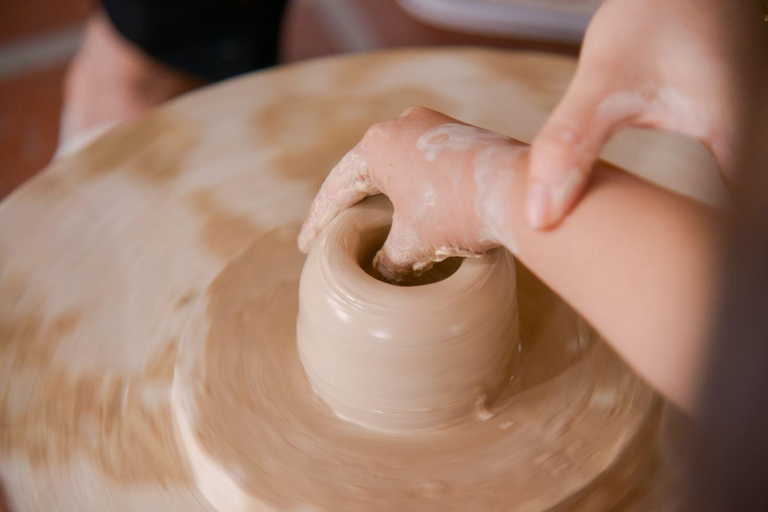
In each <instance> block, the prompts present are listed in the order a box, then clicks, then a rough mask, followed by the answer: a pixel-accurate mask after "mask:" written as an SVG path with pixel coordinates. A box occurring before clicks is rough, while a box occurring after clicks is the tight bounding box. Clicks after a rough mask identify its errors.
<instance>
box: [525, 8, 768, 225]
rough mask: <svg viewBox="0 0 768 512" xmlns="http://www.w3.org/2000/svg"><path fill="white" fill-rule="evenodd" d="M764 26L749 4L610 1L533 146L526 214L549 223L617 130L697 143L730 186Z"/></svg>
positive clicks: (573, 197)
mask: <svg viewBox="0 0 768 512" xmlns="http://www.w3.org/2000/svg"><path fill="white" fill-rule="evenodd" d="M765 29H766V26H765V23H764V22H763V14H762V13H761V12H760V7H759V3H758V2H753V1H750V0H611V1H606V2H605V3H604V4H603V5H602V6H601V7H600V9H599V10H598V11H597V13H596V14H595V17H594V19H593V20H592V22H591V24H590V26H589V29H588V30H587V34H586V38H585V40H584V45H583V48H582V52H581V57H580V62H579V67H578V70H577V72H576V75H575V77H574V79H573V81H572V82H571V84H570V86H569V88H568V90H567V92H566V94H565V96H564V97H563V99H562V100H561V102H560V104H559V105H558V106H557V108H556V109H555V111H554V112H553V113H552V115H551V117H550V118H549V119H548V120H547V122H546V123H545V125H544V127H543V128H542V130H541V132H540V133H539V134H538V136H537V137H536V139H535V140H534V142H533V144H532V148H531V168H530V172H531V174H530V178H529V179H530V181H529V185H528V193H527V207H526V213H527V216H528V221H529V223H530V224H531V226H532V227H538V228H543V227H548V226H551V225H554V224H556V223H557V222H558V221H559V220H560V219H561V218H562V217H563V215H564V214H565V213H566V212H567V211H568V210H569V209H570V208H571V207H572V206H573V204H574V203H575V202H576V201H577V200H578V198H579V197H580V196H581V194H582V192H583V190H584V189H585V185H586V178H587V175H588V173H589V172H590V169H591V167H592V165H593V164H594V163H595V160H596V159H597V157H598V155H599V154H600V151H601V150H602V148H603V146H604V145H605V144H606V143H607V141H608V140H609V139H610V137H611V136H612V135H613V134H614V133H615V132H616V131H617V130H618V129H619V128H621V127H624V126H638V127H648V128H655V129H661V130H671V131H675V132H679V133H682V134H685V135H689V136H692V137H694V138H696V139H698V140H700V141H701V142H702V143H704V145H705V146H706V147H707V148H708V149H709V150H710V151H711V152H712V154H713V155H714V156H715V158H716V159H717V160H718V163H719V164H720V168H721V170H722V171H723V173H724V174H725V176H726V179H733V178H734V176H732V171H733V166H734V162H733V157H734V150H735V148H734V146H735V145H736V144H738V141H739V138H740V134H739V127H741V126H743V125H744V122H743V121H744V117H745V115H746V114H745V108H746V106H747V104H748V102H749V101H750V99H751V100H753V101H754V98H755V97H756V94H755V92H751V91H756V90H757V89H756V88H757V87H759V83H760V77H759V73H760V72H761V68H763V69H764V65H763V64H764V62H765V58H764V57H763V56H764V55H765V51H766V48H768V44H767V43H766V30H765Z"/></svg>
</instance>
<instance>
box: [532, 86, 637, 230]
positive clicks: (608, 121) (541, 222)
mask: <svg viewBox="0 0 768 512" xmlns="http://www.w3.org/2000/svg"><path fill="white" fill-rule="evenodd" d="M607 97H609V94H607V92H606V91H605V89H604V88H603V87H601V86H599V85H597V84H596V83H595V82H594V81H585V80H584V79H580V78H579V75H578V74H577V76H576V77H575V78H574V80H573V82H572V83H571V86H570V87H569V88H568V91H567V92H566V94H565V96H564V97H563V99H562V100H561V101H560V103H559V104H558V106H557V108H555V110H554V112H553V113H552V114H551V115H550V117H549V119H547V122H546V123H545V124H544V127H543V128H542V129H541V131H540V132H539V133H538V135H537V136H536V138H535V139H534V141H533V143H532V144H531V155H530V173H529V177H528V180H529V181H528V193H527V199H526V202H527V205H526V214H527V216H528V222H529V224H530V225H531V227H533V228H538V229H541V228H547V227H551V226H553V225H555V224H557V223H558V222H559V221H560V220H561V219H562V218H563V216H564V215H565V214H566V213H567V212H568V210H569V209H570V208H571V207H572V206H573V205H574V204H575V203H576V201H577V199H578V198H579V197H580V196H581V194H582V193H583V191H584V189H585V187H586V184H587V178H588V177H589V173H590V170H591V169H592V166H593V165H594V163H595V161H596V160H597V158H598V157H599V155H600V152H601V151H602V148H603V146H604V145H605V144H606V143H607V142H608V140H609V139H610V137H611V136H612V135H613V134H614V133H615V132H616V130H618V129H619V128H620V127H621V126H623V125H625V124H627V123H628V122H629V121H630V120H631V119H632V118H633V117H635V116H636V115H637V113H638V112H637V111H636V109H635V108H634V107H635V105H631V104H628V105H618V104H617V105H612V103H620V102H606V101H605V99H606V98H607ZM629 103H631V102H629ZM606 107H607V108H606ZM614 107H615V108H614Z"/></svg>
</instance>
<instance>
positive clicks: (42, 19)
mask: <svg viewBox="0 0 768 512" xmlns="http://www.w3.org/2000/svg"><path fill="white" fill-rule="evenodd" d="M94 5H96V1H95V0H0V44H2V43H7V42H8V41H10V40H12V39H16V38H19V37H25V36H34V35H40V34H45V33H48V32H51V31H52V30H56V29H59V28H64V27H69V26H71V25H75V24H77V23H82V22H85V19H86V18H87V17H88V14H89V13H90V12H91V10H92V9H93V7H94Z"/></svg>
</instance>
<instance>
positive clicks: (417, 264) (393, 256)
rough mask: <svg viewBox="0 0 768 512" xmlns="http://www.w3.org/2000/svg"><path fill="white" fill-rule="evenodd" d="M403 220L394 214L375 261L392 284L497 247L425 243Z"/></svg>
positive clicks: (485, 244) (487, 244)
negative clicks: (451, 261) (437, 265)
mask: <svg viewBox="0 0 768 512" xmlns="http://www.w3.org/2000/svg"><path fill="white" fill-rule="evenodd" d="M401 219H402V218H401V217H399V216H398V212H397V211H395V214H394V215H393V216H392V228H391V229H390V231H389V235H388V236H387V239H386V241H385V242H384V245H383V246H382V247H381V249H380V250H379V252H378V253H376V257H375V258H374V259H373V265H374V267H375V268H376V269H377V270H378V271H379V272H380V273H381V275H382V276H384V278H386V279H387V280H388V281H390V282H395V283H398V282H402V281H405V279H406V278H407V277H408V276H412V275H417V276H418V275H421V274H422V273H424V272H426V271H428V270H429V269H431V268H432V266H433V265H434V264H435V263H437V262H440V261H443V260H445V259H448V258H452V257H454V256H460V257H462V258H468V257H477V256H480V255H482V254H483V253H485V252H486V251H487V250H489V249H492V248H493V247H494V245H492V244H490V243H478V244H476V246H473V247H469V248H464V247H455V246H452V245H446V244H435V243H434V241H432V240H422V239H421V238H420V237H419V235H418V233H417V232H416V230H415V229H414V228H413V227H412V226H411V225H410V224H408V223H406V222H403V221H402V220H401Z"/></svg>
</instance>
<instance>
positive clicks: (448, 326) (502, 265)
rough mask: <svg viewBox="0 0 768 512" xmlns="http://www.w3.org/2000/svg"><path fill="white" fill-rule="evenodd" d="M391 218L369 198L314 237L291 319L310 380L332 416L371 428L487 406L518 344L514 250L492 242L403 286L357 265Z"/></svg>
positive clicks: (425, 423)
mask: <svg viewBox="0 0 768 512" xmlns="http://www.w3.org/2000/svg"><path fill="white" fill-rule="evenodd" d="M391 220H392V207H391V205H390V204H389V201H387V199H386V198H385V197H384V196H378V197H374V198H370V199H368V200H367V201H365V202H364V203H363V204H361V205H359V206H358V207H357V208H355V209H353V210H350V211H347V212H343V213H342V214H341V215H339V216H338V217H337V218H336V219H334V221H333V222H332V223H331V224H330V225H329V226H328V228H327V229H325V230H324V231H323V232H322V234H321V235H320V237H319V238H318V240H317V241H316V243H315V244H313V248H312V251H311V252H310V254H309V256H308V258H307V261H306V263H305V265H304V270H303V272H302V276H301V285H300V287H299V314H298V321H297V326H296V337H297V342H298V350H299V356H300V358H301V361H302V363H303V366H304V371H305V372H306V374H307V378H308V379H309V382H310V384H311V386H312V389H314V390H315V392H316V393H317V394H318V395H319V396H320V397H321V398H322V399H323V400H324V401H325V402H326V403H327V404H328V405H329V406H330V407H331V408H332V409H333V411H334V412H335V413H336V414H337V415H338V416H339V417H341V418H344V419H347V420H350V421H353V422H355V423H359V424H361V425H365V426H368V427H370V428H374V429H376V430H384V431H403V430H419V429H427V428H435V427H440V426H444V425H445V424H447V423H451V422H455V421H458V420H460V419H462V418H464V417H466V416H467V415H469V414H471V413H473V412H478V413H480V414H485V413H484V412H482V411H484V410H485V408H486V402H490V401H492V400H493V399H495V398H496V397H498V396H499V395H500V394H501V392H502V391H503V390H504V389H505V388H506V387H507V385H508V383H509V380H510V378H511V377H512V370H513V368H512V367H513V363H514V362H515V359H516V357H517V354H518V351H519V347H520V341H519V334H518V315H517V287H516V283H515V267H514V263H513V261H512V257H511V256H510V255H509V254H508V253H507V252H506V251H504V250H494V251H491V252H489V253H488V254H486V255H484V256H482V257H480V258H473V259H467V260H465V261H464V262H463V263H462V264H461V265H460V267H459V268H457V269H455V271H454V272H453V274H451V275H450V276H446V278H444V279H442V280H441V279H439V278H440V277H441V274H445V273H447V272H446V270H450V269H443V272H440V270H441V269H439V268H438V269H437V270H434V269H433V270H430V271H428V272H427V273H426V275H422V276H419V277H417V278H415V279H413V280H412V281H411V283H409V284H410V285H411V286H410V287H402V286H395V285H392V284H389V283H385V282H381V281H377V280H374V279H372V278H371V276H369V275H367V274H366V273H365V272H364V270H363V268H362V267H363V266H366V267H367V266H368V264H367V261H368V258H371V257H372V256H371V253H372V252H375V250H376V249H378V248H380V247H381V245H380V243H378V242H379V241H380V240H381V236H380V235H379V236H376V235H377V234H379V233H381V232H382V231H384V232H386V228H388V227H389V224H390V223H391ZM377 245H378V247H376V246H377ZM459 262H461V260H459ZM421 283H424V284H423V285H421V286H419V285H420V284H421Z"/></svg>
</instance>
